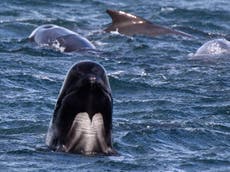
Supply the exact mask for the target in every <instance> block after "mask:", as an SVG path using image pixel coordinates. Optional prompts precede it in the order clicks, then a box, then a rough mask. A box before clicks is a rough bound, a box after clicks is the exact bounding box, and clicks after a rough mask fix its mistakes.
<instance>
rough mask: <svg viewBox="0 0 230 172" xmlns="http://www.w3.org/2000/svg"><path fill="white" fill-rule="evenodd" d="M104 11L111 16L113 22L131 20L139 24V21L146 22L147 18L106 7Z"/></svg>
mask: <svg viewBox="0 0 230 172" xmlns="http://www.w3.org/2000/svg"><path fill="white" fill-rule="evenodd" d="M106 12H107V13H108V14H109V15H110V17H111V18H112V23H113V24H117V23H122V22H133V23H134V22H135V23H139V24H141V23H146V22H148V21H147V20H145V19H143V18H141V17H138V16H135V15H132V14H129V13H126V12H123V11H115V10H110V9H108V10H106Z"/></svg>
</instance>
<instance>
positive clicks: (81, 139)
mask: <svg viewBox="0 0 230 172" xmlns="http://www.w3.org/2000/svg"><path fill="white" fill-rule="evenodd" d="M104 132H105V129H104V122H103V116H102V114H101V113H96V114H95V115H94V116H93V118H92V121H91V120H90V118H89V115H88V113H86V112H81V113H78V114H77V115H76V117H75V119H74V121H73V124H72V126H71V128H70V131H69V133H68V137H72V138H69V139H71V141H70V142H69V143H68V145H66V148H67V151H69V150H70V149H72V148H73V147H74V146H76V145H75V143H76V142H78V145H79V147H81V149H82V152H92V151H93V150H94V147H95V143H98V141H99V143H98V144H104V143H105V140H104Z"/></svg>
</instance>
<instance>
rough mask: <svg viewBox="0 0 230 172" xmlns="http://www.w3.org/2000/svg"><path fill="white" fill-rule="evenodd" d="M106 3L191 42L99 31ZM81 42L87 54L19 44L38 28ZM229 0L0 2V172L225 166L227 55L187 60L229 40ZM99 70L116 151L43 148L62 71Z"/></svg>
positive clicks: (228, 159)
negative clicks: (92, 64)
mask: <svg viewBox="0 0 230 172" xmlns="http://www.w3.org/2000/svg"><path fill="white" fill-rule="evenodd" d="M106 9H115V10H123V11H126V12H129V13H132V14H135V15H138V16H141V17H143V18H145V19H147V20H149V21H151V22H154V23H157V24H159V25H164V26H167V27H171V28H174V29H177V30H181V31H183V32H186V33H189V34H191V35H193V36H194V38H192V39H191V38H185V37H180V36H173V35H167V36H166V35H165V36H158V37H154V38H153V37H147V36H125V35H121V34H114V33H105V32H103V29H105V28H106V27H107V26H108V24H109V23H110V22H111V18H110V17H109V16H108V14H106V12H105V11H106ZM51 23H52V24H56V25H59V26H63V27H66V28H68V29H70V30H73V31H75V32H77V33H79V34H81V35H83V36H84V37H86V38H87V39H89V40H90V41H91V42H92V43H93V44H94V45H95V46H96V48H97V50H98V51H96V52H74V53H62V52H59V51H56V50H52V49H49V48H42V47H40V46H36V45H34V44H31V43H30V42H28V41H27V40H26V38H27V37H28V36H29V35H30V33H31V32H32V31H33V30H34V29H35V28H36V27H38V26H40V25H42V24H51ZM229 35H230V1H229V0H212V1H211V0H193V1H190V0H177V1H172V0H162V1H152V0H136V1H133V0H126V1H115V0H111V1H106V0H91V1H90V0H69V1H61V0H53V1H46V0H36V1H33V0H32V1H31V0H1V2H0V171H2V172H8V171H9V172H18V171H20V172H25V171H26V172H34V171H39V172H44V171H55V172H56V171H83V172H86V171H92V172H102V171H116V172H120V171H124V172H125V171H135V172H137V171H138V172H142V171H147V172H149V171H160V172H203V171H205V172H229V171H230V55H223V56H221V57H218V58H213V59H209V58H208V59H207V58H206V59H205V60H203V59H193V58H191V56H190V55H191V54H193V53H195V52H196V50H197V49H198V48H199V47H200V46H201V45H202V44H204V43H205V42H207V41H209V40H212V39H216V38H229ZM82 60H92V61H96V62H98V63H100V64H102V65H103V66H104V68H105V69H106V71H107V73H108V76H109V80H110V84H111V88H112V93H113V98H114V108H113V132H112V133H113V145H114V148H115V149H116V150H117V151H118V152H119V155H118V156H83V155H76V154H67V153H60V152H52V151H50V150H49V149H47V147H46V145H45V136H46V132H47V129H48V125H49V121H50V119H51V117H52V114H53V110H54V106H55V103H56V100H57V96H58V93H59V90H60V88H61V85H62V83H63V80H64V78H65V76H66V73H67V71H68V70H69V68H70V67H71V66H72V65H73V64H75V63H77V62H79V61H82Z"/></svg>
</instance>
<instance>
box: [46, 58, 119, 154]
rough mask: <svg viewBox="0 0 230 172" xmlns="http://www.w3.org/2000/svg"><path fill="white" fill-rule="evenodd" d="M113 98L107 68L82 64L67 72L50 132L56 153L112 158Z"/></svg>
mask: <svg viewBox="0 0 230 172" xmlns="http://www.w3.org/2000/svg"><path fill="white" fill-rule="evenodd" d="M112 108H113V99H112V94H111V88H110V84H109V81H108V78H107V75H106V72H105V69H104V68H103V67H102V66H101V65H100V64H98V63H95V62H92V61H83V62H79V63H77V64H75V65H74V66H73V67H72V68H71V69H70V70H69V72H68V73H67V76H66V79H65V81H64V84H63V86H62V88H61V91H60V94H59V97H58V100H57V103H56V106H55V110H54V113H53V117H52V119H51V122H50V126H49V129H48V132H47V137H46V144H47V145H48V147H49V148H50V149H52V150H54V151H61V152H70V153H79V154H84V155H95V154H104V155H113V154H116V151H115V150H114V149H113V147H112V136H111V131H112Z"/></svg>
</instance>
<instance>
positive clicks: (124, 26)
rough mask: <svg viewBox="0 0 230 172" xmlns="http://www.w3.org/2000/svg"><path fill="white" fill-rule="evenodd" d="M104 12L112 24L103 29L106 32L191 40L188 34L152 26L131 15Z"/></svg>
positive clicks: (111, 11)
mask: <svg viewBox="0 0 230 172" xmlns="http://www.w3.org/2000/svg"><path fill="white" fill-rule="evenodd" d="M106 12H107V13H108V14H109V15H110V17H111V18H112V24H110V25H109V26H108V27H107V28H106V29H105V31H106V32H111V31H117V32H119V33H121V34H124V35H129V36H133V35H145V36H158V35H165V34H176V35H181V36H185V37H189V38H192V36H191V35H190V34H187V33H185V32H182V31H178V30H174V29H170V28H167V27H164V26H160V25H157V24H154V23H152V22H150V21H147V20H145V19H143V18H141V17H138V16H135V15H133V14H129V13H126V12H123V11H115V10H110V9H108V10H107V11H106Z"/></svg>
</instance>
